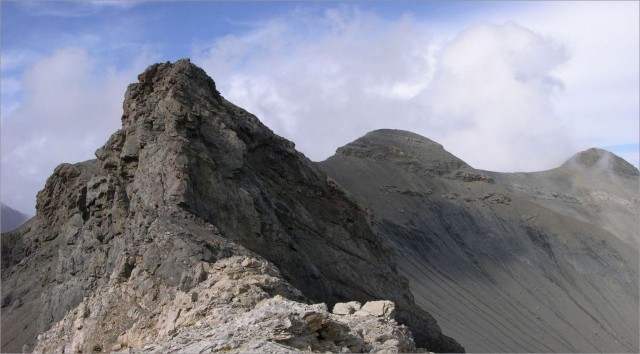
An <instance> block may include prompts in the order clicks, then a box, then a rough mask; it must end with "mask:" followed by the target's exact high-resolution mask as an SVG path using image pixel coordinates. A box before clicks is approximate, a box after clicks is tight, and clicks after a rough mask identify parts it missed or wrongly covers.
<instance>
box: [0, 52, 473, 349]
mask: <svg viewBox="0 0 640 354" xmlns="http://www.w3.org/2000/svg"><path fill="white" fill-rule="evenodd" d="M138 80H139V82H138V83H135V84H131V85H130V86H129V87H128V89H127V92H126V95H125V101H124V105H123V108H124V110H123V116H122V129H120V130H118V131H117V132H115V133H114V134H113V135H112V136H111V137H110V139H109V140H108V141H107V142H106V144H105V145H104V146H103V147H101V148H100V149H98V151H96V157H97V159H95V160H90V161H86V162H82V163H78V164H62V165H60V166H58V167H57V168H56V169H55V171H54V172H53V174H52V175H51V177H49V179H48V180H47V182H46V185H45V187H44V189H43V190H42V191H41V192H40V193H39V194H38V196H37V206H36V210H37V214H36V216H35V217H34V218H33V219H31V220H30V221H29V222H27V223H26V224H24V225H23V226H22V227H20V228H18V229H17V230H15V231H13V232H10V233H5V234H3V235H2V351H3V352H20V351H25V352H31V351H36V352H99V351H120V352H127V351H133V352H203V351H231V352H247V351H260V352H262V351H283V352H286V351H301V350H302V351H309V350H311V351H348V352H367V351H395V352H410V351H424V350H425V349H426V350H429V351H435V352H461V351H463V348H462V346H460V345H459V344H458V343H457V342H456V341H455V340H453V339H451V338H449V337H447V336H445V335H443V334H442V332H441V330H440V327H439V326H438V324H437V323H436V321H435V320H434V318H433V317H432V316H431V315H430V314H429V313H428V312H427V311H425V307H424V306H418V305H417V304H416V303H415V302H414V297H413V294H412V293H411V291H410V287H409V282H408V280H407V279H406V278H405V277H404V276H402V275H400V274H399V273H398V270H397V261H396V253H395V251H394V248H393V246H392V243H390V242H388V241H387V240H385V239H384V238H383V237H381V236H380V235H379V234H378V231H377V230H376V228H375V227H374V226H373V224H372V219H371V210H370V209H369V208H367V207H366V206H364V205H362V204H359V203H358V202H357V201H355V200H354V199H352V198H350V197H349V196H348V195H347V193H346V192H345V191H344V190H343V189H341V188H340V187H339V186H338V184H336V183H335V181H334V180H333V179H332V178H330V177H328V176H327V174H326V173H325V172H323V171H322V170H321V169H320V168H319V167H318V166H317V165H316V164H314V163H312V162H311V161H309V160H308V159H307V158H305V157H304V156H303V155H302V154H301V153H299V152H297V151H296V150H295V148H294V144H293V143H291V142H290V141H287V140H286V139H283V138H281V137H279V136H277V135H275V134H274V133H273V132H272V131H271V130H269V128H267V127H265V126H264V125H263V124H262V123H260V121H259V120H258V119H257V118H256V117H255V116H253V115H252V114H250V113H248V112H246V111H245V110H243V109H241V108H239V107H237V106H235V105H233V104H232V103H230V102H228V101H226V100H225V99H224V98H223V97H222V96H221V95H220V94H219V93H218V91H217V90H216V86H215V83H214V81H213V80H212V79H211V78H209V77H208V76H207V75H206V74H205V72H204V71H203V70H202V69H200V68H198V67H196V66H195V65H193V64H191V63H190V62H189V60H180V61H178V62H175V63H163V64H155V65H152V66H150V67H149V68H148V69H147V70H145V72H144V73H142V74H141V75H139V77H138ZM330 309H332V310H333V311H330ZM422 348H423V349H422Z"/></svg>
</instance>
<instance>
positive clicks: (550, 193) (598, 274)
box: [320, 130, 640, 352]
mask: <svg viewBox="0 0 640 354" xmlns="http://www.w3.org/2000/svg"><path fill="white" fill-rule="evenodd" d="M479 148H480V147H479ZM320 166H321V167H322V168H323V169H324V170H325V171H326V172H327V173H328V174H329V175H330V176H331V177H332V178H333V179H334V180H335V181H336V183H337V184H338V185H340V186H342V187H343V188H344V189H345V190H347V191H349V193H350V196H352V197H353V198H354V199H355V200H357V201H358V202H359V203H362V204H365V205H367V206H368V207H370V208H371V210H372V215H373V216H374V225H375V227H376V228H377V229H378V230H379V232H380V234H381V235H383V236H384V237H385V238H386V239H387V240H388V241H389V242H391V243H392V244H393V245H394V247H395V248H396V250H397V252H398V254H399V257H398V265H399V271H400V273H401V274H403V275H405V276H407V277H408V278H409V279H410V285H411V288H412V291H413V294H414V296H415V297H416V302H417V303H418V304H419V305H420V306H422V307H423V308H424V309H425V310H427V311H429V312H431V313H433V314H434V315H435V316H436V317H437V318H438V319H439V323H440V324H441V326H442V328H443V330H445V332H446V333H449V334H451V335H452V336H453V337H454V338H456V339H457V340H458V341H460V343H461V344H462V345H463V346H465V348H466V349H467V350H468V351H470V352H638V330H639V328H638V323H639V309H638V299H639V295H638V294H639V291H638V278H639V274H638V264H639V260H638V254H639V253H638V240H639V234H638V220H639V217H640V201H639V200H640V199H639V189H638V186H639V185H640V180H639V178H638V170H637V169H635V168H634V167H633V166H631V165H630V164H628V163H626V162H625V161H624V160H622V159H620V158H618V157H616V156H615V155H613V154H611V153H608V152H604V151H602V150H593V149H592V150H588V151H586V152H583V153H580V154H578V155H576V156H575V157H573V158H572V159H570V160H569V161H568V162H567V163H565V164H564V165H563V166H561V167H560V168H557V169H554V170H550V171H544V172H537V173H494V172H488V171H480V170H475V169H473V168H472V167H470V166H468V165H467V164H465V163H464V162H462V161H461V160H459V159H458V158H456V157H454V156H453V155H451V154H450V153H448V152H447V151H445V150H444V149H443V148H442V146H440V145H438V144H436V143H434V142H432V141H430V140H428V139H426V138H423V137H420V136H419V135H416V134H413V133H409V132H404V131H398V130H379V131H374V132H371V133H368V134H367V135H366V136H364V137H362V138H360V139H358V140H356V141H355V142H353V143H350V144H348V145H346V146H345V147H343V148H340V149H338V151H337V152H336V154H335V155H334V156H333V157H331V158H329V159H328V160H326V161H324V162H322V163H320ZM456 177H459V178H456ZM445 314H446V315H445Z"/></svg>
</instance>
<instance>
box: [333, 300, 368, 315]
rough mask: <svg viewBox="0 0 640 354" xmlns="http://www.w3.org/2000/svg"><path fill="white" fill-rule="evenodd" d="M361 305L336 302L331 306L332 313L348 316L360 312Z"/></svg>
mask: <svg viewBox="0 0 640 354" xmlns="http://www.w3.org/2000/svg"><path fill="white" fill-rule="evenodd" d="M361 307H362V304H361V303H359V302H357V301H349V302H338V303H337V304H335V305H334V306H333V313H334V314H336V315H350V314H352V313H355V312H356V311H358V310H360V308H361Z"/></svg>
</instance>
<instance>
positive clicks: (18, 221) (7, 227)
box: [0, 203, 29, 232]
mask: <svg viewBox="0 0 640 354" xmlns="http://www.w3.org/2000/svg"><path fill="white" fill-rule="evenodd" d="M27 220H29V217H28V216H27V215H25V214H23V213H21V212H19V211H17V210H15V209H12V208H10V207H9V206H8V205H5V204H4V203H2V210H1V211H0V224H1V225H2V226H1V228H2V232H9V231H13V230H15V229H17V228H18V227H19V226H20V225H22V224H24V223H25V222H26V221H27Z"/></svg>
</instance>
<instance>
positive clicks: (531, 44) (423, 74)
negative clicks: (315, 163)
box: [194, 7, 572, 171]
mask: <svg viewBox="0 0 640 354" xmlns="http://www.w3.org/2000/svg"><path fill="white" fill-rule="evenodd" d="M290 16H291V17H286V18H280V19H276V20H273V21H270V22H267V23H265V24H262V25H260V26H257V28H256V29H255V30H253V31H251V32H249V33H248V34H245V35H243V36H228V37H225V38H221V39H218V40H217V41H215V43H214V44H213V45H212V46H211V48H210V49H208V50H207V51H204V52H201V53H199V54H198V55H197V56H196V57H195V58H194V60H195V62H196V63H198V64H200V65H202V66H203V67H204V68H205V70H207V71H208V72H209V73H210V74H211V75H212V76H213V77H214V79H215V80H216V81H217V82H218V85H219V88H220V90H221V92H222V93H223V94H225V95H226V97H227V98H228V99H230V100H231V101H233V102H236V103H238V104H239V105H240V106H243V107H245V108H246V109H248V110H249V111H251V112H253V113H254V114H256V115H257V116H258V117H260V118H261V119H263V120H264V121H265V122H266V123H267V125H269V126H271V127H273V128H274V130H275V131H276V132H277V133H279V134H281V135H283V136H285V137H287V138H289V139H291V140H293V141H295V142H296V144H297V146H298V147H299V149H301V151H303V152H304V153H305V154H307V155H308V156H309V157H310V158H311V159H314V160H321V159H324V158H327V157H328V156H330V155H331V154H332V153H333V152H334V151H335V149H336V147H338V146H340V145H343V144H345V143H347V142H349V141H351V140H354V139H355V138H357V137H359V136H361V135H363V134H364V133H366V132H367V131H370V130H372V129H377V128H399V129H406V130H412V131H414V132H417V133H420V134H422V135H425V136H426V137H429V138H431V139H433V140H436V141H439V142H441V143H443V144H444V145H445V147H446V148H447V149H449V150H450V151H451V152H453V153H455V154H457V155H458V156H460V157H462V158H464V159H466V160H467V161H468V162H470V163H471V164H472V165H474V166H476V167H480V168H484V169H491V170H498V171H505V170H536V169H544V168H549V167H552V166H554V165H558V164H559V163H560V162H562V161H563V159H565V158H566V157H567V156H568V155H570V153H571V152H572V151H571V148H572V142H571V137H570V134H568V132H567V127H565V126H564V125H563V123H562V121H561V120H560V119H559V118H558V116H557V115H556V114H555V113H554V109H553V102H552V98H553V96H554V95H555V94H557V92H558V91H560V90H562V87H563V84H562V82H561V81H560V80H559V79H558V78H557V77H555V76H554V75H553V71H554V70H555V69H557V68H558V67H559V66H561V65H563V64H564V63H565V62H566V61H567V60H568V58H569V57H568V54H567V51H566V50H565V48H564V47H563V46H562V45H561V44H559V43H557V42H555V41H553V40H551V39H550V38H547V37H544V36H542V35H540V34H537V33H534V32H533V31H531V30H529V29H526V28H524V27H522V26H519V25H517V24H515V23H505V24H490V23H485V24H478V25H473V26H470V27H469V28H467V29H466V30H464V31H462V32H461V33H459V34H458V35H457V36H455V37H454V38H452V39H450V40H447V39H443V38H441V37H438V36H437V33H438V30H437V28H431V27H430V26H429V24H424V23H421V22H419V21H417V20H415V19H414V18H412V17H410V16H405V17H403V18H401V19H400V20H398V21H386V20H383V19H381V18H379V17H377V16H376V15H374V14H371V13H366V12H362V11H360V10H358V8H352V7H341V8H337V9H332V10H327V11H325V12H324V13H323V14H322V15H321V16H318V14H317V13H304V12H302V13H301V12H298V13H294V14H291V15H290Z"/></svg>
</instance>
